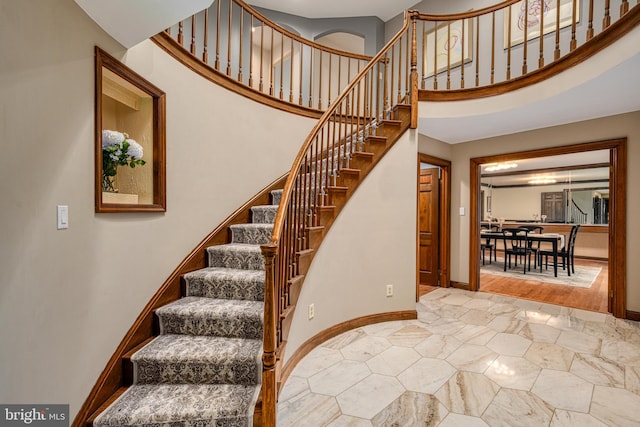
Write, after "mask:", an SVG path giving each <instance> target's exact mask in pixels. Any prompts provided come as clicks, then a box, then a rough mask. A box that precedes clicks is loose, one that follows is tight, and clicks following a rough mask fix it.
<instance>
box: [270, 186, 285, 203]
mask: <svg viewBox="0 0 640 427" xmlns="http://www.w3.org/2000/svg"><path fill="white" fill-rule="evenodd" d="M282 192H283V191H282V190H275V191H272V192H271V204H272V205H279V204H280V200H281V199H282Z"/></svg>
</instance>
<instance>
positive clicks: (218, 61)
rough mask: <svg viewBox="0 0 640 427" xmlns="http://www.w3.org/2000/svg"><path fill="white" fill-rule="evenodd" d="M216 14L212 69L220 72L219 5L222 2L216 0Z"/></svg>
mask: <svg viewBox="0 0 640 427" xmlns="http://www.w3.org/2000/svg"><path fill="white" fill-rule="evenodd" d="M217 3H218V12H217V15H216V62H215V64H214V68H215V69H216V70H218V71H219V70H220V3H222V0H218V2H217Z"/></svg>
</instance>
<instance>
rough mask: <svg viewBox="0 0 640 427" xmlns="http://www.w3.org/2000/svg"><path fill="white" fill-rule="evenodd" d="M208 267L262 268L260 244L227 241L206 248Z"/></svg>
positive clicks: (262, 259)
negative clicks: (223, 243)
mask: <svg viewBox="0 0 640 427" xmlns="http://www.w3.org/2000/svg"><path fill="white" fill-rule="evenodd" d="M207 253H208V255H209V267H224V268H237V269H243V270H264V257H263V256H262V250H261V249H260V245H249V244H246V243H227V244H225V245H216V246H210V247H208V248H207Z"/></svg>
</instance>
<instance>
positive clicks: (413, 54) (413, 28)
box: [410, 10, 418, 129]
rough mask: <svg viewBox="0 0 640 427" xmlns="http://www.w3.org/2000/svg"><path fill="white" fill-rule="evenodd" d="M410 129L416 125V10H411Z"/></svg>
mask: <svg viewBox="0 0 640 427" xmlns="http://www.w3.org/2000/svg"><path fill="white" fill-rule="evenodd" d="M410 13H411V129H416V128H417V127H418V45H417V38H416V26H417V22H416V21H417V19H418V12H417V11H415V10H414V11H411V12H410Z"/></svg>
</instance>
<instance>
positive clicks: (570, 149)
mask: <svg viewBox="0 0 640 427" xmlns="http://www.w3.org/2000/svg"><path fill="white" fill-rule="evenodd" d="M626 144H627V140H626V138H623V139H615V140H607V141H599V142H592V143H585V144H576V145H569V146H563V147H554V148H548V149H540V150H532V151H522V152H517V153H508V154H503V155H497V156H487V157H482V158H474V159H471V162H470V163H471V171H470V172H471V176H470V189H471V212H470V214H471V216H470V239H469V240H470V245H471V246H470V248H469V249H470V251H469V256H470V259H469V289H470V290H474V291H476V290H478V289H479V288H480V261H479V260H480V256H481V253H480V243H481V236H480V230H481V220H482V219H483V212H482V211H481V207H482V203H481V200H480V197H481V167H482V165H483V164H487V163H500V162H514V161H517V160H522V159H534V158H545V157H549V158H551V157H552V156H560V155H566V154H573V153H585V152H590V151H596V150H608V152H609V161H608V166H609V170H608V174H609V177H608V178H609V186H610V194H609V198H608V202H607V205H608V212H607V214H608V217H609V221H608V225H606V226H603V227H606V230H607V232H608V240H607V241H608V250H607V258H608V271H607V279H608V290H607V296H608V301H607V306H608V311H609V312H611V313H612V314H613V315H614V316H615V317H620V318H625V317H626V235H625V234H626V200H625V199H626V167H627V166H626V149H627V148H626V147H627V145H626ZM492 204H493V205H494V207H495V203H492Z"/></svg>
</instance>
